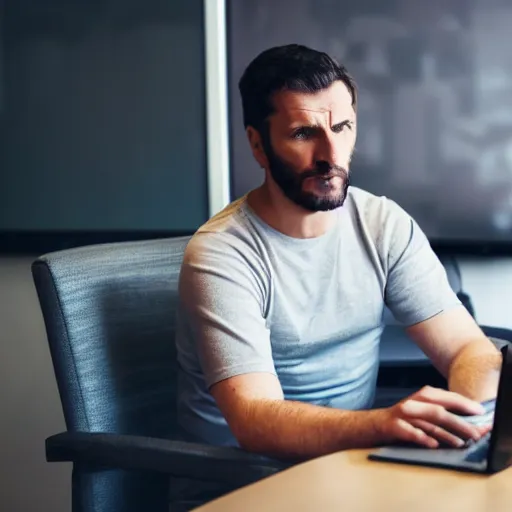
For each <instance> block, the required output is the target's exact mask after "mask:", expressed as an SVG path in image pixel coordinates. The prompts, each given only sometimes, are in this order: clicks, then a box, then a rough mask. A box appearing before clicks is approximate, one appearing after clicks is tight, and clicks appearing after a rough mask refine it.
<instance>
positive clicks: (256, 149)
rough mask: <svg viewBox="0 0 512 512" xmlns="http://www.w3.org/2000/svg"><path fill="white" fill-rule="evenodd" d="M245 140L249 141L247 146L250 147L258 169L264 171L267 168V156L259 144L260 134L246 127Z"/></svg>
mask: <svg viewBox="0 0 512 512" xmlns="http://www.w3.org/2000/svg"><path fill="white" fill-rule="evenodd" d="M246 134H247V138H248V139H249V145H250V146H251V150H252V154H253V156H254V158H255V159H256V161H257V162H258V164H259V165H260V167H262V168H263V169H266V168H267V167H268V160H267V155H266V154H265V150H264V149H263V144H262V143H261V135H260V132H259V131H258V130H256V129H254V128H253V127H252V126H248V127H247V130H246Z"/></svg>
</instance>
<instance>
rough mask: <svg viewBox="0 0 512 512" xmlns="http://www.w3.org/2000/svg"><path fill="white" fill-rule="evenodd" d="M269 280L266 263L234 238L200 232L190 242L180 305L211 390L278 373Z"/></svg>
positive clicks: (181, 280)
mask: <svg viewBox="0 0 512 512" xmlns="http://www.w3.org/2000/svg"><path fill="white" fill-rule="evenodd" d="M267 278H268V273H267V272H266V271H265V268H264V265H263V264H262V262H261V259H260V258H258V256H257V255H256V254H255V253H254V251H253V250H252V249H250V248H247V247H245V246H244V243H243V242H242V241H240V240H238V239H236V238H235V237H233V236H232V235H229V234H224V233H216V234H214V235H211V234H199V235H196V236H194V237H193V238H192V240H191V242H190V243H189V245H188V247H187V250H186V252H185V256H184V261H183V265H182V268H181V273H180V283H179V295H180V307H181V314H184V315H185V316H186V324H187V326H188V331H189V334H190V335H191V337H192V341H193V345H194V347H193V349H194V350H196V351H197V354H198V356H199V360H200V364H201V367H202V371H203V373H204V378H205V382H206V385H207V386H208V387H211V386H212V385H213V384H215V383H217V382H219V381H221V380H224V379H227V378H230V377H233V376H236V375H241V374H244V373H250V372H269V373H273V374H275V373H276V372H275V368H274V363H273V358H272V350H271V343H270V332H269V329H268V328H267V326H266V321H265V316H264V315H265V304H266V302H267V293H268V284H267V282H266V281H267Z"/></svg>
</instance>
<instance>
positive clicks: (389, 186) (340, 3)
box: [0, 0, 512, 512]
mask: <svg viewBox="0 0 512 512" xmlns="http://www.w3.org/2000/svg"><path fill="white" fill-rule="evenodd" d="M205 3H210V4H214V5H215V7H216V8H218V9H220V12H221V13H222V15H223V16H225V34H224V35H225V38H226V39H225V41H226V48H225V52H224V54H222V55H217V56H216V57H217V58H218V59H220V60H219V61H218V62H224V63H225V64H226V74H225V76H221V77H220V78H221V80H220V81H219V82H218V84H220V85H222V84H224V86H225V88H224V90H222V87H221V88H220V90H217V94H218V96H217V98H219V102H220V104H222V102H223V101H224V102H225V105H226V118H225V119H224V118H222V109H220V110H218V112H220V114H219V118H218V119H217V118H215V117H212V116H213V115H214V114H212V112H213V113H214V112H216V110H215V109H212V108H211V107H217V104H216V103H215V104H214V105H212V104H211V102H210V103H209V102H208V100H207V98H215V97H216V96H215V94H213V95H212V94H210V93H211V91H209V90H208V88H209V87H210V86H211V83H210V85H209V82H208V76H207V75H208V73H207V69H209V73H211V72H212V69H213V70H214V71H215V69H216V68H215V67H214V68H212V67H211V66H210V67H209V68H208V66H207V64H208V62H207V61H208V50H209V49H210V47H209V46H208V45H209V44H211V39H208V37H207V35H208V30H209V28H208V23H209V21H208V19H207V16H206V11H205ZM511 24H512V5H511V4H510V1H508V0H430V1H429V2H426V1H422V0H388V1H387V2H381V1H379V0H359V1H358V2H348V1H345V0H272V1H270V0H243V1H239V0H238V1H237V0H231V1H230V0H227V1H221V0H0V347H1V349H2V351H1V354H2V357H1V358H0V386H1V388H2V393H0V410H1V411H2V413H1V414H0V436H1V438H0V439H1V441H0V442H1V450H0V453H1V454H2V456H1V458H0V475H1V478H0V510H6V511H7V510H8V511H18V510H20V511H21V510H23V511H32V510H34V511H35V510H39V509H41V508H43V509H45V510H52V511H55V512H64V511H66V510H69V499H70V498H69V496H70V494H69V493H70V488H69V481H70V467H69V466H67V465H61V464H47V463H46V462H45V460H44V439H45V438H46V437H47V436H49V435H52V434H54V433H56V432H60V431H62V430H63V429H64V420H63V417H62V413H61V407H60V401H59V397H58V393H57V388H56V384H55V379H54V375H53V368H52V365H51V360H50V355H49V352H48V348H47V341H46V335H45V331H44V325H43V320H42V316H41V313H40V310H39V304H38V302H37V297H36V294H35V290H34V287H33V284H32V278H31V275H30V264H31V262H32V261H33V260H34V259H35V257H36V256H38V255H39V254H42V253H43V252H48V251H53V250H57V249H63V248H67V247H73V246H77V245H85V244H89V243H97V242H108V241H119V240H133V239H140V238H153V237H160V236H175V235H181V234H187V233H192V232H193V231H194V230H195V229H197V228H198V227H199V226H200V225H201V224H202V223H203V222H205V221H206V220H207V219H208V217H209V216H210V215H212V214H213V213H215V212H216V211H217V210H218V209H219V208H220V207H221V206H222V201H224V203H225V202H226V201H227V200H232V199H235V198H237V197H240V196H241V195H243V194H244V193H246V192H247V191H249V190H250V189H251V188H253V187H255V186H257V185H259V184H260V183H261V181H262V178H263V175H262V171H261V170H260V169H259V168H258V167H257V166H256V165H255V164H254V162H253V161H252V157H251V155H250V151H249V147H248V144H247V141H246V139H245V134H244V130H243V125H242V118H241V108H240V99H239V94H238V88H237V82H238V80H239V78H240V75H241V73H242V72H243V70H244V68H245V66H246V65H247V64H248V63H249V61H250V60H251V59H252V58H254V57H255V56H256V55H257V54H258V53H259V52H260V51H262V50H264V49H266V48H268V47H270V46H273V45H277V44H287V43H290V42H298V43H303V44H306V45H309V46H312V47H314V48H316V49H319V50H324V51H327V52H328V53H330V54H331V55H332V56H334V57H336V58H337V59H338V60H339V61H340V62H341V63H343V64H344V65H345V66H346V67H347V68H348V70H349V71H350V72H351V74H352V75H353V76H354V77H355V79H356V81H357V83H358V87H359V110H358V116H359V121H358V123H359V131H358V143H357V148H356V154H355V158H354V162H353V165H352V173H353V183H354V184H355V185H357V186H360V187H362V188H365V189H367V190H369V191H371V192H373V193H376V194H384V195H387V196H389V197H391V198H393V199H395V200H396V201H397V202H398V203H399V204H400V205H401V206H403V207H404V208H405V209H406V210H407V211H408V212H409V213H410V214H411V215H412V216H413V217H414V218H415V219H416V220H417V221H418V223H419V224H420V225H421V227H422V228H423V229H424V230H425V232H426V233H427V235H428V236H429V239H430V241H431V243H432V245H433V247H434V248H435V250H436V251H438V253H439V254H440V255H447V254H448V255H449V256H450V257H453V258H456V260H457V262H458V263H459V266H460V269H461V273H462V279H463V285H464V290H465V292H466V293H467V294H469V296H470V297H471V300H472V302H473V305H474V307H475V310H476V317H477V320H478V321H479V323H481V324H486V325H493V326H497V327H508V328H512V314H511V311H510V305H509V304H510V297H511V291H512V53H511V52H510V51H509V46H510V45H509V44H508V43H509V42H510V36H509V34H508V32H509V30H510V29H509V27H510V26H511ZM210 28H211V27H210ZM211 33H212V32H210V34H211ZM220 47H221V48H222V45H220ZM217 71H218V70H217ZM221 72H222V69H221ZM221 74H222V73H221ZM212 101H213V100H212ZM216 126H218V129H217V130H216V129H215V128H216ZM224 128H226V129H227V134H228V135H229V137H228V140H229V145H228V147H227V148H225V149H226V151H227V153H228V154H229V159H228V168H227V169H226V168H220V169H219V168H216V166H218V165H222V160H220V163H219V162H216V161H214V160H213V157H212V155H214V152H212V149H215V148H217V146H219V145H222V144H224V142H223V141H224V138H223V137H222V130H223V129H224ZM223 177H224V178H225V179H226V180H227V183H225V184H219V183H218V180H222V179H224V178H223ZM216 180H217V181H216ZM219 185H223V186H224V185H225V187H224V189H225V190H228V191H229V194H228V197H225V196H222V194H221V196H220V199H217V200H215V201H214V200H213V199H212V198H214V197H215V195H214V194H212V188H215V187H219Z"/></svg>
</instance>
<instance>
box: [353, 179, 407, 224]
mask: <svg viewBox="0 0 512 512" xmlns="http://www.w3.org/2000/svg"><path fill="white" fill-rule="evenodd" d="M348 200H349V207H351V208H352V209H353V210H354V211H355V212H356V213H357V215H358V217H360V219H361V221H362V222H364V223H365V224H366V225H367V226H368V227H369V228H373V229H378V230H379V231H381V230H382V228H383V227H394V226H395V225H396V224H401V223H404V222H405V223H409V222H411V220H412V218H411V216H410V215H409V214H408V213H407V212H406V211H405V210H404V209H403V208H402V207H400V206H399V205H398V204H397V203H396V202H395V201H393V200H392V199H390V198H389V197H386V196H377V195H375V194H372V193H371V192H367V191H366V190H363V189H361V188H357V187H350V189H349V196H348Z"/></svg>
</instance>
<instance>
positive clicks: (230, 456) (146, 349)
mask: <svg viewBox="0 0 512 512" xmlns="http://www.w3.org/2000/svg"><path fill="white" fill-rule="evenodd" d="M187 241H188V238H187V237H180V238H174V239H165V240H152V241H142V242H123V243H113V244H102V245H95V246H89V247H83V248H77V249H69V250H64V251H59V252H54V253H51V254H47V255H45V256H41V257H40V258H38V259H37V260H36V261H35V262H34V263H33V265H32V274H33V278H34V282H35V286H36V290H37V294H38V297H39V301H40V305H41V309H42V313H43V317H44V322H45V326H46V331H47V335H48V342H49V347H50V353H51V357H52V362H53V367H54V371H55V376H56V380H57V385H58V389H59V394H60V399H61V402H62V407H63V411H64V418H65V422H66V428H67V432H64V433H60V434H57V435H55V436H52V437H50V438H48V439H47V440H46V457H47V460H48V461H70V462H72V463H73V471H72V510H73V512H93V511H94V512H107V511H108V512H132V511H133V512H134V511H137V512H140V511H141V510H144V511H148V512H159V511H163V510H169V507H171V510H188V509H190V508H191V507H194V506H197V505H199V504H201V503H203V502H205V501H209V500H210V499H213V498H215V497H217V496H218V495H219V493H220V494H223V493H224V492H228V491H230V490H232V489H234V488H237V487H240V486H243V485H246V484H249V483H251V482H254V481H256V480H259V479H261V478H264V477H266V476H269V475H272V474H274V473H276V472H278V471H280V470H282V469H285V468H286V467H288V466H289V465H290V463H285V462H280V461H275V460H271V459H268V458H265V457H261V456H258V455H254V454H250V453H247V452H244V451H243V450H240V449H236V448H222V447H213V446H206V445H200V444H192V443H187V442H183V441H180V440H179V439H178V435H177V424H176V414H175V408H176V364H177V363H176V354H175V344H174V324H175V306H176V300H177V282H178V275H179V269H180V265H181V261H182V256H183V251H184V249H185V246H186V243H187ZM191 481H192V484H193V486H192V487H190V482H191ZM183 482H188V484H189V490H188V493H189V494H190V495H185V496H179V495H178V496H177V492H178V491H176V489H175V488H180V489H182V490H181V491H179V492H178V494H179V493H182V492H183V488H185V487H184V486H183V485H181V483H183ZM212 488H214V490H213V489H212ZM173 507H174V508H173Z"/></svg>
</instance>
